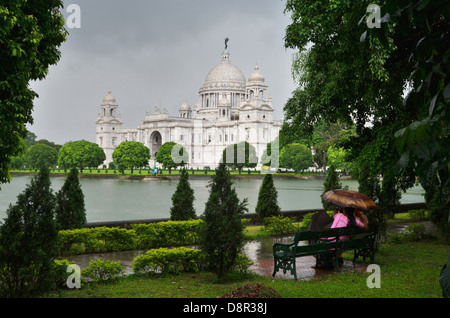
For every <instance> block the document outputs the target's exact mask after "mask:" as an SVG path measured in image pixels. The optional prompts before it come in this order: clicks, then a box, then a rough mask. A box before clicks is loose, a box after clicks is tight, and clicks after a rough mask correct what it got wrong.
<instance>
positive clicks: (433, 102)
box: [361, 0, 450, 235]
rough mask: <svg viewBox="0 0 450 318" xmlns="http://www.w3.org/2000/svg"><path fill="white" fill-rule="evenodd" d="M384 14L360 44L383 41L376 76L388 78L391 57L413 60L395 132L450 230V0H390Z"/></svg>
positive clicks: (403, 164) (403, 160) (436, 215)
mask: <svg viewBox="0 0 450 318" xmlns="http://www.w3.org/2000/svg"><path fill="white" fill-rule="evenodd" d="M380 16H382V19H381V20H380V21H379V22H380V28H375V29H366V30H364V32H362V35H361V41H362V43H363V44H362V45H365V43H367V42H370V43H373V42H377V43H380V45H379V49H378V50H377V51H374V52H372V55H371V56H372V58H373V57H374V56H376V55H377V54H379V53H380V52H381V53H382V54H384V55H385V56H386V57H387V58H386V61H383V63H378V64H377V65H376V67H374V68H373V74H374V76H375V77H376V78H377V79H378V80H379V81H383V80H384V79H385V78H386V77H388V78H390V77H391V76H392V74H393V73H394V72H395V69H394V67H393V66H392V64H390V63H387V62H388V61H390V60H392V59H393V56H395V55H399V56H401V58H403V59H404V60H405V61H408V63H409V65H410V67H409V68H408V69H407V70H406V73H404V77H403V78H402V79H403V82H407V83H408V86H409V88H410V89H409V91H408V93H407V94H406V96H405V98H404V100H403V110H404V111H405V113H406V114H407V115H408V118H407V121H406V122H403V123H402V126H401V127H399V128H398V130H397V132H396V133H395V137H396V140H395V145H396V148H397V151H398V153H399V154H400V155H401V157H400V159H399V160H398V167H399V168H400V170H402V171H404V170H406V169H408V167H413V169H414V172H415V174H416V175H417V176H419V178H420V182H421V184H422V186H423V187H424V189H425V191H426V192H428V194H427V197H428V198H429V200H428V201H427V202H428V203H429V207H430V209H431V214H432V216H433V217H432V219H433V221H434V222H435V223H436V224H438V225H439V226H440V227H441V229H442V230H443V232H444V233H446V235H448V233H449V231H448V229H449V228H450V216H449V210H450V171H449V163H450V156H449V153H450V143H449V141H450V127H449V123H450V113H449V112H448V106H449V104H450V79H449V78H450V77H449V72H450V66H449V63H448V62H449V58H450V1H449V0H443V1H423V0H413V1H405V0H386V1H385V2H383V4H382V5H381V12H380ZM369 18H370V17H369ZM363 19H364V16H363ZM389 43H393V44H394V47H392V46H390V45H389ZM394 62H397V64H399V62H398V61H395V60H394ZM380 74H383V75H384V76H380ZM443 198H445V199H443Z"/></svg>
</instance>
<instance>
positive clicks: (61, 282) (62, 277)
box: [54, 259, 74, 288]
mask: <svg viewBox="0 0 450 318" xmlns="http://www.w3.org/2000/svg"><path fill="white" fill-rule="evenodd" d="M54 262H55V266H54V267H55V280H56V287H58V288H63V287H67V278H69V276H70V275H71V273H68V272H67V266H69V265H71V264H74V262H69V261H68V260H66V259H61V260H59V259H55V261H54Z"/></svg>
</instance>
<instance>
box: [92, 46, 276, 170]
mask: <svg viewBox="0 0 450 318" xmlns="http://www.w3.org/2000/svg"><path fill="white" fill-rule="evenodd" d="M267 90H268V86H267V84H266V83H265V79H264V77H263V76H262V75H261V73H260V72H259V68H258V66H255V69H254V72H253V73H252V74H251V75H250V76H249V77H248V81H247V80H246V78H245V76H244V74H243V73H242V72H241V71H240V70H239V69H238V68H237V67H235V66H234V65H233V64H231V62H230V53H229V52H228V50H227V49H225V50H224V51H223V53H222V57H221V61H220V63H219V64H218V65H217V66H215V67H214V68H213V69H211V71H210V72H209V73H208V75H207V76H206V79H205V82H204V83H203V85H202V86H201V87H200V89H199V98H198V101H197V102H196V103H195V104H194V105H193V106H192V107H191V106H190V105H189V104H188V102H187V101H185V102H184V103H183V104H182V105H181V106H180V108H179V110H178V116H176V117H173V116H170V115H169V113H168V112H167V110H166V109H165V108H164V109H163V110H161V109H160V108H159V107H158V106H156V107H154V110H153V112H149V111H147V114H146V116H145V118H144V120H143V122H142V124H141V125H139V126H138V127H137V128H133V129H123V128H122V121H121V115H120V113H119V106H118V104H117V102H116V99H115V98H114V97H113V96H112V95H111V91H108V94H107V95H106V97H105V98H104V99H103V103H102V104H101V105H100V113H99V114H98V116H97V122H96V128H97V132H96V142H97V144H98V145H99V146H100V147H101V148H103V150H104V151H105V154H106V161H105V164H109V163H110V162H112V153H113V151H114V148H115V147H117V146H118V145H119V144H120V143H121V142H123V141H131V140H133V141H139V142H142V143H143V144H144V145H145V146H147V147H148V148H149V149H150V153H151V159H150V163H149V164H150V166H154V165H158V164H156V162H155V160H154V159H155V156H156V153H157V152H158V150H159V148H160V147H161V145H162V144H164V143H165V142H168V141H173V142H176V143H178V144H181V145H182V146H183V147H184V148H185V149H186V151H187V152H188V154H189V167H193V168H194V169H195V168H197V167H198V168H199V169H202V168H203V167H204V166H209V167H210V168H214V167H216V166H217V165H218V163H219V161H220V159H221V157H222V152H223V150H224V149H225V147H226V146H227V145H229V144H234V143H238V142H240V141H247V142H249V143H250V144H251V145H253V146H254V147H255V148H256V153H257V156H258V160H259V161H261V155H262V153H263V151H264V150H265V149H266V145H267V143H268V142H272V141H273V140H274V139H275V138H276V137H277V136H278V133H279V130H280V129H281V125H282V121H281V120H274V119H273V112H274V109H273V106H272V98H271V97H269V96H268V91H267ZM259 165H260V163H259Z"/></svg>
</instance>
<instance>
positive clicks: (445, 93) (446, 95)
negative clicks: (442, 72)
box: [443, 84, 450, 99]
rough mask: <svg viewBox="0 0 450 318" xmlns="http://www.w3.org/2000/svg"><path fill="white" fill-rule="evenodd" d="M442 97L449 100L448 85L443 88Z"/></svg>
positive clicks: (449, 88) (449, 87) (449, 91)
mask: <svg viewBox="0 0 450 318" xmlns="http://www.w3.org/2000/svg"><path fill="white" fill-rule="evenodd" d="M443 95H444V98H445V99H449V98H450V84H447V86H445V87H444V91H443Z"/></svg>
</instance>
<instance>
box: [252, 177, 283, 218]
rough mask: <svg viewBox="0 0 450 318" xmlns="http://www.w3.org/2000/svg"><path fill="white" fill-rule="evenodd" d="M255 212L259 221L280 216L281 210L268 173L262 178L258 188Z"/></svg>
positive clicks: (275, 190) (271, 178) (275, 189)
mask: <svg viewBox="0 0 450 318" xmlns="http://www.w3.org/2000/svg"><path fill="white" fill-rule="evenodd" d="M255 212H256V214H257V215H258V217H259V218H260V220H263V219H264V218H267V217H270V216H278V215H281V209H280V206H279V205H278V191H277V188H275V185H274V184H273V176H272V174H270V173H268V174H266V175H265V176H264V179H263V182H262V184H261V187H260V188H259V194H258V202H257V203H256V208H255Z"/></svg>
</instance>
